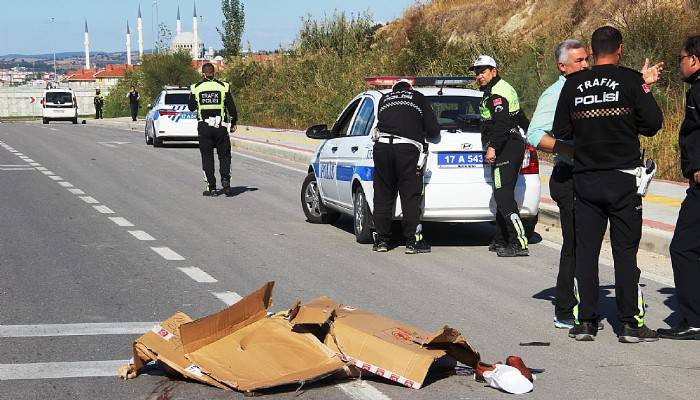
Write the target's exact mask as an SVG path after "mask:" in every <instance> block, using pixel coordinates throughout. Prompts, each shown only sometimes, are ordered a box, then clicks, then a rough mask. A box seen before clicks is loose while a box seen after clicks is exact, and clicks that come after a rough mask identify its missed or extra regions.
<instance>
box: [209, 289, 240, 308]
mask: <svg viewBox="0 0 700 400" xmlns="http://www.w3.org/2000/svg"><path fill="white" fill-rule="evenodd" d="M211 294H213V295H214V296H216V298H218V299H219V300H221V301H223V302H224V303H226V305H227V306H230V305H232V304H236V303H238V302H239V301H240V300H241V299H242V298H243V297H241V295H239V294H238V293H236V292H216V293H215V292H211Z"/></svg>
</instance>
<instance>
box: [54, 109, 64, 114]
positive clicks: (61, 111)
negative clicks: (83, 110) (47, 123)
mask: <svg viewBox="0 0 700 400" xmlns="http://www.w3.org/2000/svg"><path fill="white" fill-rule="evenodd" d="M54 112H56V113H58V114H63V113H64V112H65V110H54Z"/></svg>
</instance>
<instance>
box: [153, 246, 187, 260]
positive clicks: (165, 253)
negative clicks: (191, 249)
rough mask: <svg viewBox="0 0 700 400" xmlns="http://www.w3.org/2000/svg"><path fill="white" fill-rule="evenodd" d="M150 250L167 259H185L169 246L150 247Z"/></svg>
mask: <svg viewBox="0 0 700 400" xmlns="http://www.w3.org/2000/svg"><path fill="white" fill-rule="evenodd" d="M151 250H153V251H155V252H156V253H157V254H158V255H159V256H161V257H163V258H164V259H166V260H168V261H183V260H184V259H185V257H183V256H181V255H179V254H177V253H176V252H175V251H174V250H173V249H171V248H170V247H151Z"/></svg>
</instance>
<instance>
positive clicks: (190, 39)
mask: <svg viewBox="0 0 700 400" xmlns="http://www.w3.org/2000/svg"><path fill="white" fill-rule="evenodd" d="M170 48H171V50H173V51H186V52H188V53H191V54H192V58H193V59H199V58H201V57H202V55H203V54H204V49H205V47H204V42H203V41H202V40H201V39H200V37H199V27H198V24H197V5H196V4H195V6H194V13H193V15H192V32H182V22H181V21H180V7H179V6H178V8H177V23H176V30H175V38H174V39H173V43H172V45H171V47H170ZM195 49H196V50H195Z"/></svg>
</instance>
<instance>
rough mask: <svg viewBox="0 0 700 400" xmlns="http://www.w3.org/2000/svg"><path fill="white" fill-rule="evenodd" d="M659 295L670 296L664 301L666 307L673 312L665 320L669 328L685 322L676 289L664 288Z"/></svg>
mask: <svg viewBox="0 0 700 400" xmlns="http://www.w3.org/2000/svg"><path fill="white" fill-rule="evenodd" d="M659 293H661V294H664V295H667V296H668V297H666V299H665V300H664V305H665V306H666V307H668V309H669V310H671V314H669V315H668V317H666V318H664V319H663V321H664V322H665V323H666V324H667V325H668V326H676V325H678V324H680V323H681V321H682V320H683V316H682V315H681V313H680V311H679V310H678V296H677V295H676V289H675V288H672V287H664V288H661V289H659Z"/></svg>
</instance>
